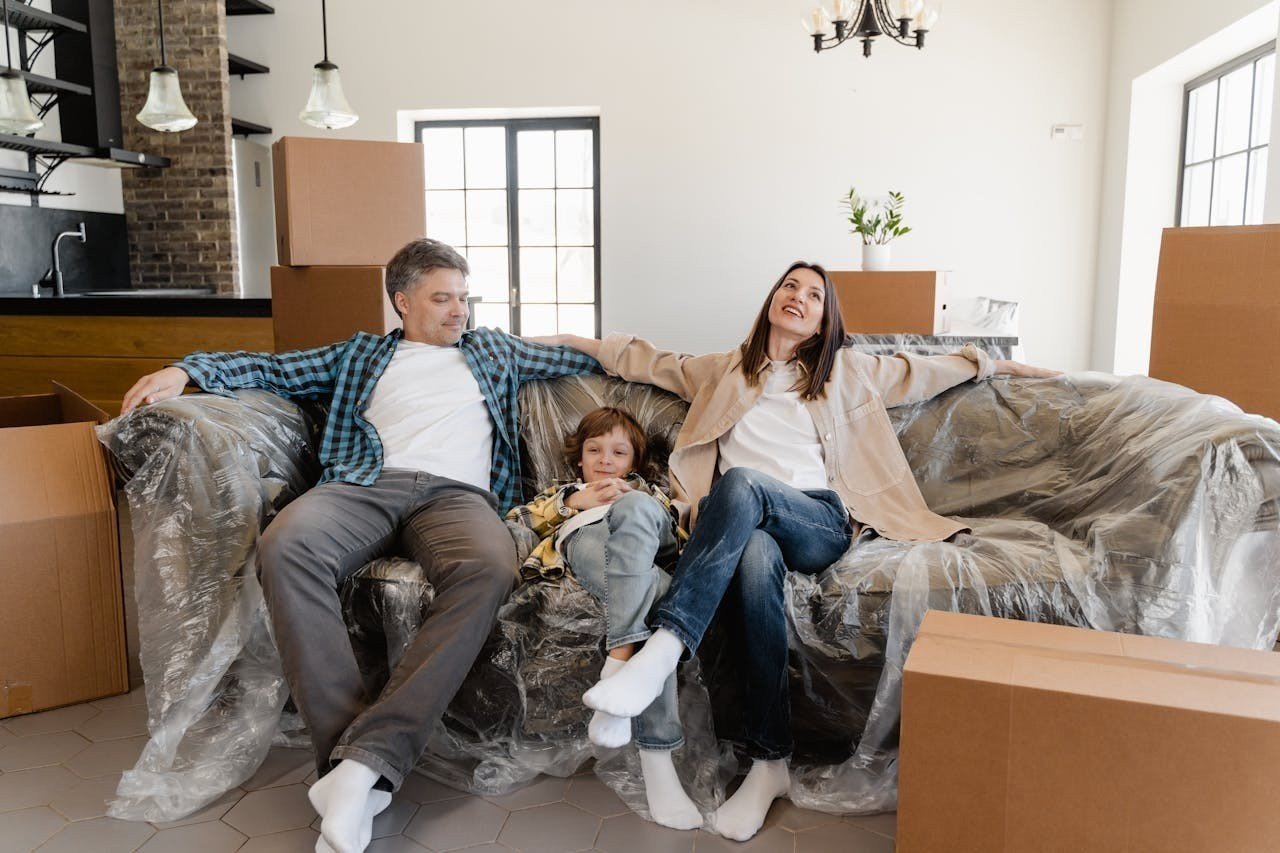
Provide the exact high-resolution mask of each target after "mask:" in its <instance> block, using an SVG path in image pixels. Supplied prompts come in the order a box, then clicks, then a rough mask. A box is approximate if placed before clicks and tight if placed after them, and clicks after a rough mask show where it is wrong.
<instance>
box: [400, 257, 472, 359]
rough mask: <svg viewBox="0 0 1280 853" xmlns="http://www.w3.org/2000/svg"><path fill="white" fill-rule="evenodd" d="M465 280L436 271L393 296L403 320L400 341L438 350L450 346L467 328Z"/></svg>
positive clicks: (453, 273) (451, 271) (454, 273)
mask: <svg viewBox="0 0 1280 853" xmlns="http://www.w3.org/2000/svg"><path fill="white" fill-rule="evenodd" d="M467 295H468V291H467V277H466V276H465V275H463V273H462V271H461V270H455V269H449V268H447V267H436V268H435V269H432V270H429V271H427V272H425V273H423V274H422V276H421V277H419V279H418V283H417V284H416V285H414V286H413V287H411V288H409V289H408V290H402V291H398V292H397V293H396V294H395V297H394V298H395V305H396V309H397V310H398V311H399V312H400V315H401V317H402V318H403V320H404V339H405V340H406V341H413V342H415V343H421V344H434V345H436V346H440V347H447V346H453V345H454V344H456V343H457V342H458V340H459V339H460V338H461V337H462V331H463V329H465V328H466V327H467V315H468V314H469V313H470V308H469V307H468V305H467Z"/></svg>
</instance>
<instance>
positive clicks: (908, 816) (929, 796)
mask: <svg viewBox="0 0 1280 853" xmlns="http://www.w3.org/2000/svg"><path fill="white" fill-rule="evenodd" d="M1277 766H1280V655H1277V654H1275V653H1274V652H1271V651H1251V650H1246V649H1235V648H1226V647H1221V646H1212V645H1203V644H1199V643H1184V642H1179V641H1176V640H1166V639H1162V638H1156V637H1138V636H1132V635H1125V634H1113V633H1109V632H1105V631H1088V630H1084V629H1080V628H1066V627H1062V626H1056V625H1040V624H1033V623H1027V622H1015V621H1012V620H1006V619H991V618H987V617H981V616H965V615H961V614H956V613H944V612H939V611H930V612H929V613H928V614H926V616H925V619H924V622H923V623H922V624H921V627H920V631H919V634H918V635H917V637H916V640H915V643H914V645H913V646H912V648H911V653H910V655H909V656H908V658H907V663H906V666H905V667H904V670H903V685H902V740H901V754H900V763H899V771H900V787H899V797H898V836H897V842H898V850H899V851H902V853H915V851H928V853H934V851H939V850H947V851H957V852H958V851H974V853H978V851H982V853H997V851H1023V850H1063V851H1080V852H1081V853H1083V851H1089V853H1104V851H1115V853H1122V852H1123V853H1134V851H1153V853H1154V851H1160V853H1178V851H1186V853H1192V851H1195V853H1203V851H1208V850H1224V851H1225V850H1231V851H1263V850H1275V849H1277V846H1278V842H1277V839H1280V811H1278V810H1277V809H1276V808H1275V803H1274V801H1272V799H1271V797H1270V786H1271V783H1272V781H1273V780H1274V778H1275V773H1276V767H1277Z"/></svg>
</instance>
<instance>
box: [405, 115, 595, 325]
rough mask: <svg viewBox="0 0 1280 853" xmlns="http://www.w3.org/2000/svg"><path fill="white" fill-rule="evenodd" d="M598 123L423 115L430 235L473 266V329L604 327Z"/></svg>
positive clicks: (420, 130) (419, 130)
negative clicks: (436, 118)
mask: <svg viewBox="0 0 1280 853" xmlns="http://www.w3.org/2000/svg"><path fill="white" fill-rule="evenodd" d="M599 129H600V120H599V119H598V118H554V119H511V120H493V121H489V120H484V121H422V122H417V123H416V124H415V127H414V130H415V134H416V136H417V138H418V139H419V140H420V141H421V142H422V143H423V146H424V149H425V151H424V157H425V158H426V178H427V197H426V205H427V234H428V235H430V236H431V237H434V238H435V239H437V240H443V241H444V242H446V243H449V244H451V245H453V246H455V247H456V248H457V249H458V250H459V251H461V252H462V253H463V254H464V255H466V257H467V261H468V262H469V263H470V266H471V295H472V296H478V297H480V300H481V301H480V302H479V303H478V304H476V306H475V324H476V325H477V326H496V327H497V328H500V329H505V330H507V331H509V332H511V333H513V334H517V335H550V334H555V333H557V332H570V333H573V334H578V335H584V336H586V337H598V336H599V331H600V212H599V211H600V165H599V163H600V157H599V154H600V135H599Z"/></svg>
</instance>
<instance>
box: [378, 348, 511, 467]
mask: <svg viewBox="0 0 1280 853" xmlns="http://www.w3.org/2000/svg"><path fill="white" fill-rule="evenodd" d="M364 417H365V419H366V420H367V421H369V423H371V424H373V426H374V429H376V430H377V431H378V438H380V439H381V440H382V464H383V466H384V467H386V468H408V469H411V470H415V471H426V472H427V473H429V474H437V475H439V476H441V477H450V478H452V479H454V480H460V481H462V482H464V483H469V484H471V485H473V486H477V487H479V488H481V489H484V490H485V491H488V490H489V472H490V469H491V467H492V464H493V421H492V419H491V418H490V417H489V409H488V407H487V406H486V405H485V402H484V395H483V394H481V393H480V385H479V383H477V382H476V378H475V376H473V375H472V374H471V368H470V367H468V366H467V360H466V357H465V356H463V354H462V350H460V349H459V348H458V347H456V346H451V347H438V346H433V345H432V344H419V343H413V342H411V341H400V343H399V345H398V346H397V347H396V351H395V354H394V355H393V356H392V357H391V363H390V364H388V365H387V369H386V371H385V372H384V373H383V374H382V378H380V379H379V380H378V384H377V385H375V386H374V388H373V394H372V395H371V396H370V397H369V405H368V406H367V407H366V408H365V410H364Z"/></svg>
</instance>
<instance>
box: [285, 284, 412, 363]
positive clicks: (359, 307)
mask: <svg viewBox="0 0 1280 853" xmlns="http://www.w3.org/2000/svg"><path fill="white" fill-rule="evenodd" d="M386 278H387V268H386V267H382V266H363V267H272V268H271V323H272V326H273V327H274V330H275V344H276V352H287V351H288V350H295V349H307V348H308V347H319V346H324V345H325V344H331V343H334V342H335V341H343V340H346V339H347V338H349V337H351V336H352V335H354V334H355V333H356V332H370V333H372V334H375V335H385V334H386V333H387V332H390V331H391V330H392V329H395V328H398V327H399V326H400V317H399V316H398V315H397V314H396V312H395V309H394V308H392V307H391V300H390V299H388V298H387V289H386Z"/></svg>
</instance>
